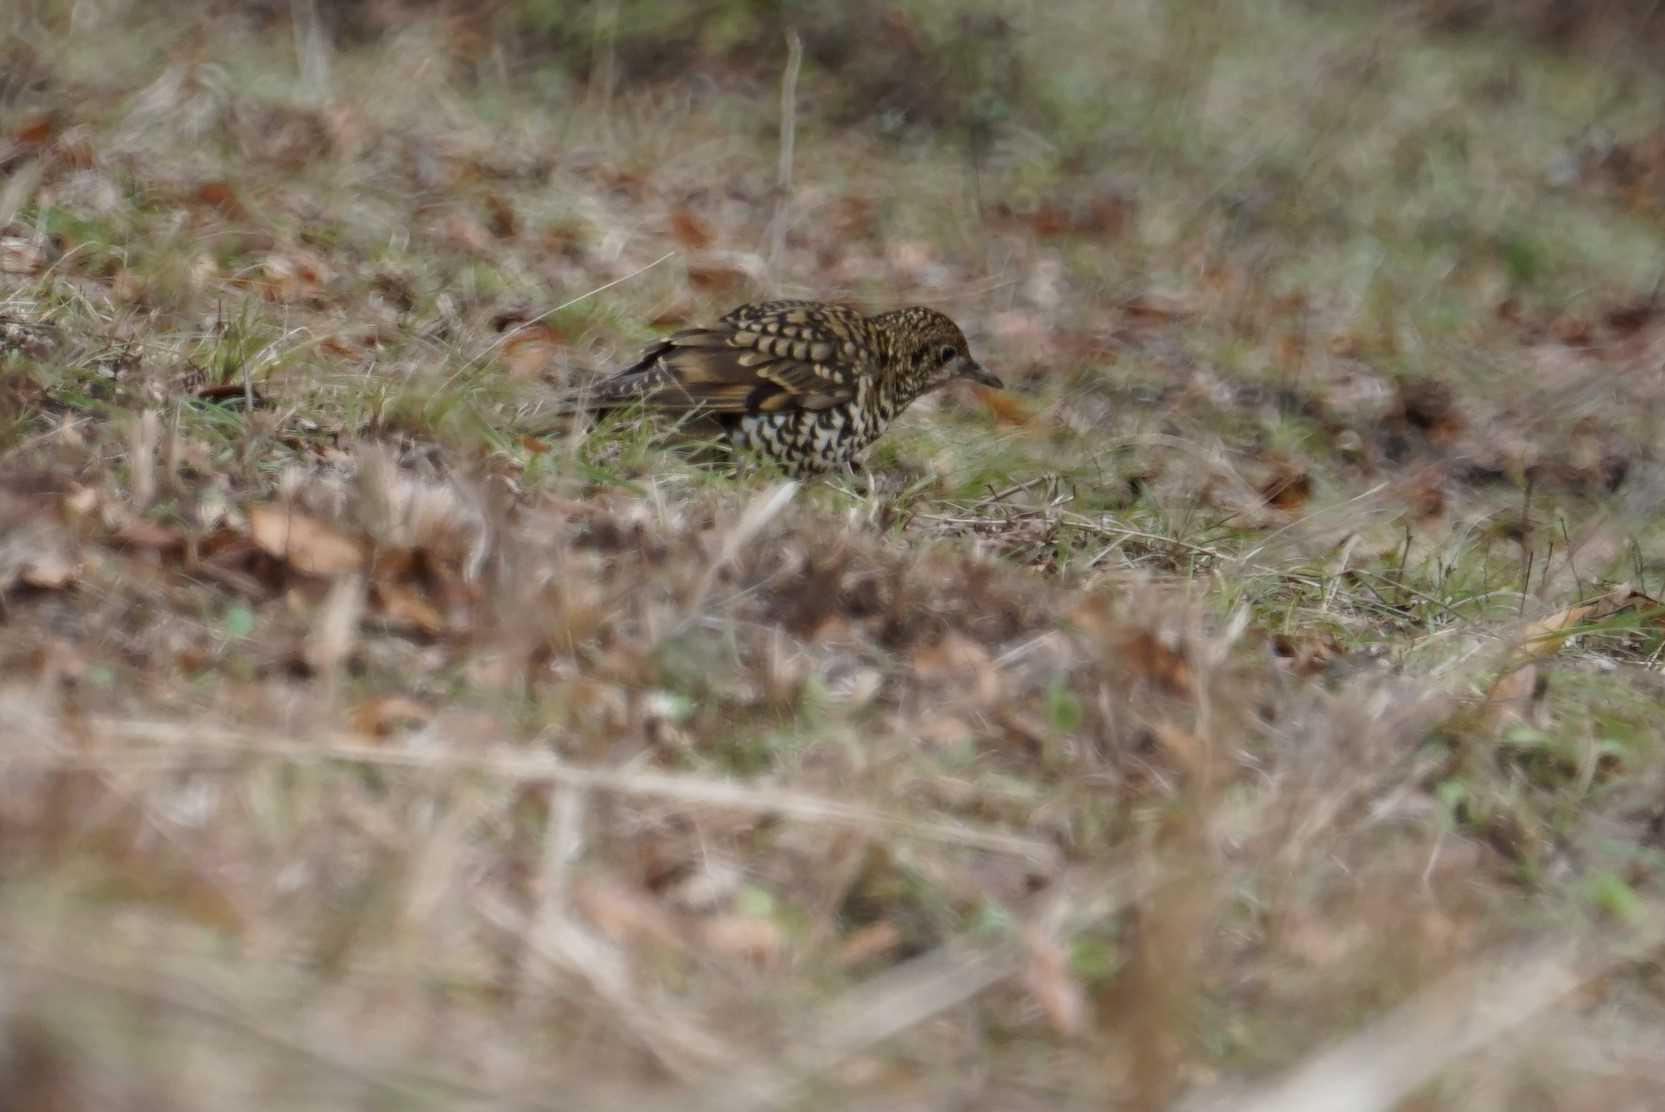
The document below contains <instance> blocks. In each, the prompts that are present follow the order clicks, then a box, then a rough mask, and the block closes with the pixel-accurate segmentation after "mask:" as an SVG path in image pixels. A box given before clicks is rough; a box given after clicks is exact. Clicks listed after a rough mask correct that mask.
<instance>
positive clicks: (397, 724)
mask: <svg viewBox="0 0 1665 1112" xmlns="http://www.w3.org/2000/svg"><path fill="white" fill-rule="evenodd" d="M432 718H433V712H432V711H431V710H429V709H428V708H427V707H425V706H423V705H422V704H421V703H419V702H417V701H416V700H415V699H412V698H411V697H410V696H408V695H382V696H378V697H377V698H374V699H369V700H366V701H365V702H363V703H360V704H359V705H358V706H357V707H355V708H353V713H352V715H351V721H352V724H353V729H355V730H357V731H358V732H359V733H361V734H366V735H368V736H370V737H373V738H377V739H381V738H388V737H392V736H393V735H394V734H399V733H404V732H406V731H408V730H418V729H421V728H422V727H423V726H426V725H427V724H428V722H429V720H430V719H432Z"/></svg>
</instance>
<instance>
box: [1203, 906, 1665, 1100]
mask: <svg viewBox="0 0 1665 1112" xmlns="http://www.w3.org/2000/svg"><path fill="white" fill-rule="evenodd" d="M1638 921H1640V922H1643V923H1645V924H1646V927H1645V929H1643V930H1640V931H1637V932H1636V933H1635V934H1633V935H1632V937H1630V938H1629V939H1627V940H1625V941H1624V942H1622V943H1620V944H1617V945H1614V946H1611V947H1608V948H1607V949H1606V951H1605V952H1604V953H1601V954H1600V955H1598V956H1595V957H1592V956H1590V954H1589V947H1587V946H1581V945H1579V944H1578V943H1577V942H1574V941H1567V940H1550V941H1546V942H1539V943H1535V944H1532V945H1528V946H1524V947H1519V948H1514V949H1509V950H1506V951H1503V952H1499V953H1494V954H1492V955H1491V956H1490V957H1488V958H1486V959H1484V960H1481V961H1478V962H1475V963H1472V964H1470V965H1468V966H1466V967H1464V968H1462V969H1460V970H1458V971H1456V972H1455V973H1452V974H1450V975H1448V976H1446V977H1444V978H1442V979H1441V980H1440V981H1439V983H1437V984H1435V985H1433V986H1431V987H1430V988H1428V989H1425V990H1424V991H1422V992H1421V993H1419V994H1417V995H1416V996H1415V997H1413V998H1412V999H1411V1000H1409V1001H1407V1002H1406V1003H1404V1004H1401V1005H1400V1006H1399V1007H1397V1008H1395V1009H1394V1010H1393V1011H1391V1012H1389V1013H1388V1014H1387V1015H1385V1016H1382V1017H1381V1018H1379V1019H1377V1020H1375V1021H1373V1022H1371V1023H1370V1024H1368V1025H1367V1026H1366V1027H1365V1028H1364V1029H1363V1030H1362V1031H1360V1032H1358V1033H1357V1034H1355V1035H1352V1036H1349V1037H1348V1038H1346V1039H1344V1040H1342V1041H1341V1042H1340V1043H1338V1044H1336V1045H1335V1046H1333V1047H1331V1048H1330V1049H1328V1050H1325V1051H1323V1052H1321V1053H1319V1054H1317V1055H1315V1056H1314V1057H1312V1058H1309V1059H1308V1060H1306V1061H1305V1062H1302V1063H1301V1064H1300V1065H1297V1066H1295V1067H1294V1068H1293V1069H1291V1070H1289V1071H1288V1072H1287V1073H1285V1074H1284V1075H1283V1076H1282V1077H1281V1078H1279V1079H1277V1080H1274V1081H1271V1082H1267V1083H1266V1084H1263V1085H1256V1086H1252V1087H1249V1088H1248V1089H1246V1090H1243V1091H1240V1092H1235V1093H1232V1094H1231V1095H1229V1096H1225V1097H1220V1096H1210V1095H1206V1094H1193V1095H1192V1096H1191V1097H1189V1098H1187V1099H1186V1100H1183V1101H1181V1102H1180V1104H1179V1105H1178V1106H1177V1110H1178V1112H1227V1110H1228V1109H1229V1110H1230V1112H1330V1110H1332V1109H1337V1108H1345V1109H1348V1112H1386V1110H1387V1109H1391V1108H1394V1107H1396V1106H1398V1104H1399V1102H1400V1101H1402V1100H1404V1099H1405V1098H1406V1097H1408V1096H1410V1095H1411V1094H1412V1093H1414V1092H1416V1091H1417V1090H1418V1089H1420V1088H1422V1086H1424V1085H1426V1084H1428V1083H1429V1082H1430V1081H1432V1080H1433V1079H1434V1078H1435V1077H1437V1076H1438V1075H1439V1073H1440V1072H1441V1071H1442V1070H1444V1069H1446V1068H1447V1067H1448V1066H1451V1065H1453V1064H1455V1063H1457V1062H1459V1061H1461V1060H1462V1059H1464V1058H1466V1057H1467V1056H1469V1055H1471V1054H1473V1053H1475V1052H1476V1051H1478V1050H1481V1049H1483V1048H1485V1047H1486V1046H1488V1045H1490V1044H1491V1043H1493V1042H1496V1041H1497V1040H1498V1039H1500V1038H1502V1037H1503V1036H1505V1035H1507V1034H1508V1033H1509V1032H1510V1031H1513V1030H1515V1029H1517V1028H1520V1027H1522V1026H1524V1025H1525V1024H1527V1023H1530V1022H1531V1021H1532V1020H1534V1019H1536V1018H1537V1017H1538V1016H1539V1015H1541V1014H1542V1013H1544V1012H1545V1011H1547V1010H1548V1009H1550V1008H1552V1007H1554V1006H1555V1004H1556V1003H1557V1002H1558V1001H1560V1000H1563V999H1565V998H1566V997H1567V996H1568V994H1570V993H1572V992H1574V991H1575V990H1577V989H1578V988H1580V987H1582V986H1584V985H1587V984H1589V983H1591V982H1592V981H1595V980H1597V979H1599V978H1601V977H1604V976H1607V975H1608V974H1610V973H1612V972H1614V971H1615V970H1617V969H1619V968H1620V967H1621V966H1623V965H1624V964H1626V963H1628V962H1631V961H1634V960H1636V959H1637V958H1638V957H1641V956H1643V955H1645V954H1647V953H1650V952H1652V951H1655V950H1657V949H1658V948H1659V946H1660V945H1661V944H1665V907H1661V906H1658V905H1653V906H1650V907H1649V908H1648V910H1647V911H1646V912H1645V913H1644V914H1642V915H1640V916H1638Z"/></svg>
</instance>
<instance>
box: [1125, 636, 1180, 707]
mask: <svg viewBox="0 0 1665 1112" xmlns="http://www.w3.org/2000/svg"><path fill="white" fill-rule="evenodd" d="M1118 649H1119V654H1118V655H1120V657H1121V658H1122V663H1123V664H1125V665H1126V666H1127V667H1128V669H1129V670H1130V671H1133V672H1136V673H1138V674H1139V675H1141V676H1145V677H1147V678H1149V679H1152V680H1154V681H1156V682H1157V683H1158V684H1159V685H1161V686H1162V687H1165V688H1167V689H1168V690H1169V691H1171V692H1173V693H1174V694H1176V695H1185V694H1189V693H1190V691H1191V688H1192V684H1193V681H1194V680H1193V676H1192V673H1191V665H1190V663H1189V662H1188V661H1187V660H1186V659H1185V652H1184V650H1183V649H1181V648H1179V647H1175V646H1171V645H1168V644H1166V643H1165V642H1164V641H1163V640H1162V639H1161V638H1160V637H1158V636H1157V635H1156V634H1154V633H1152V632H1150V631H1149V630H1144V629H1141V630H1138V631H1137V632H1134V633H1131V634H1129V635H1128V636H1126V637H1124V638H1123V639H1122V642H1121V644H1120V645H1119V646H1118Z"/></svg>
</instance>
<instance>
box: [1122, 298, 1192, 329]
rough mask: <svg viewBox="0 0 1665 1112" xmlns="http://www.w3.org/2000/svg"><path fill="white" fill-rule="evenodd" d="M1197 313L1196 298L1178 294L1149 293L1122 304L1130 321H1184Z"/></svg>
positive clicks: (1129, 299) (1123, 310)
mask: <svg viewBox="0 0 1665 1112" xmlns="http://www.w3.org/2000/svg"><path fill="white" fill-rule="evenodd" d="M1196 311H1197V302H1196V298H1195V297H1190V296H1187V295H1184V294H1176V293H1157V292H1154V291H1152V292H1148V293H1142V294H1137V295H1135V296H1133V297H1130V298H1128V299H1127V300H1126V301H1124V302H1122V312H1123V313H1125V314H1127V316H1128V317H1129V319H1131V320H1135V321H1142V322H1155V321H1169V320H1183V319H1185V318H1186V317H1189V316H1193V315H1195V314H1196Z"/></svg>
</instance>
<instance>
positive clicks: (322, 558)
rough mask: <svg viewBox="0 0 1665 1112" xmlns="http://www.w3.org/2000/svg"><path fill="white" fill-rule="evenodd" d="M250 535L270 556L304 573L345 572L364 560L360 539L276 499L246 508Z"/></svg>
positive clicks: (361, 565) (351, 570)
mask: <svg viewBox="0 0 1665 1112" xmlns="http://www.w3.org/2000/svg"><path fill="white" fill-rule="evenodd" d="M247 516H248V528H249V536H250V538H251V539H252V540H253V541H254V543H255V544H257V545H259V546H260V549H261V550H262V551H263V552H265V553H266V554H267V555H269V556H275V557H277V558H278V559H279V560H283V561H285V562H286V563H288V564H289V566H290V567H292V568H294V569H295V570H296V571H299V572H303V573H305V574H307V575H321V576H333V575H347V574H350V573H352V572H356V571H360V570H362V569H363V568H364V565H365V562H366V553H365V548H364V544H363V542H362V541H360V540H358V539H356V538H354V537H349V536H347V535H346V534H345V533H343V532H341V531H340V530H338V529H336V528H335V527H334V526H333V525H329V524H326V523H325V522H322V521H319V520H318V519H317V518H315V517H311V516H309V515H307V514H304V513H302V512H300V511H299V510H295V509H291V508H290V507H288V506H283V505H277V504H275V503H263V504H258V505H253V506H250V507H249V508H248V511H247Z"/></svg>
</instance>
